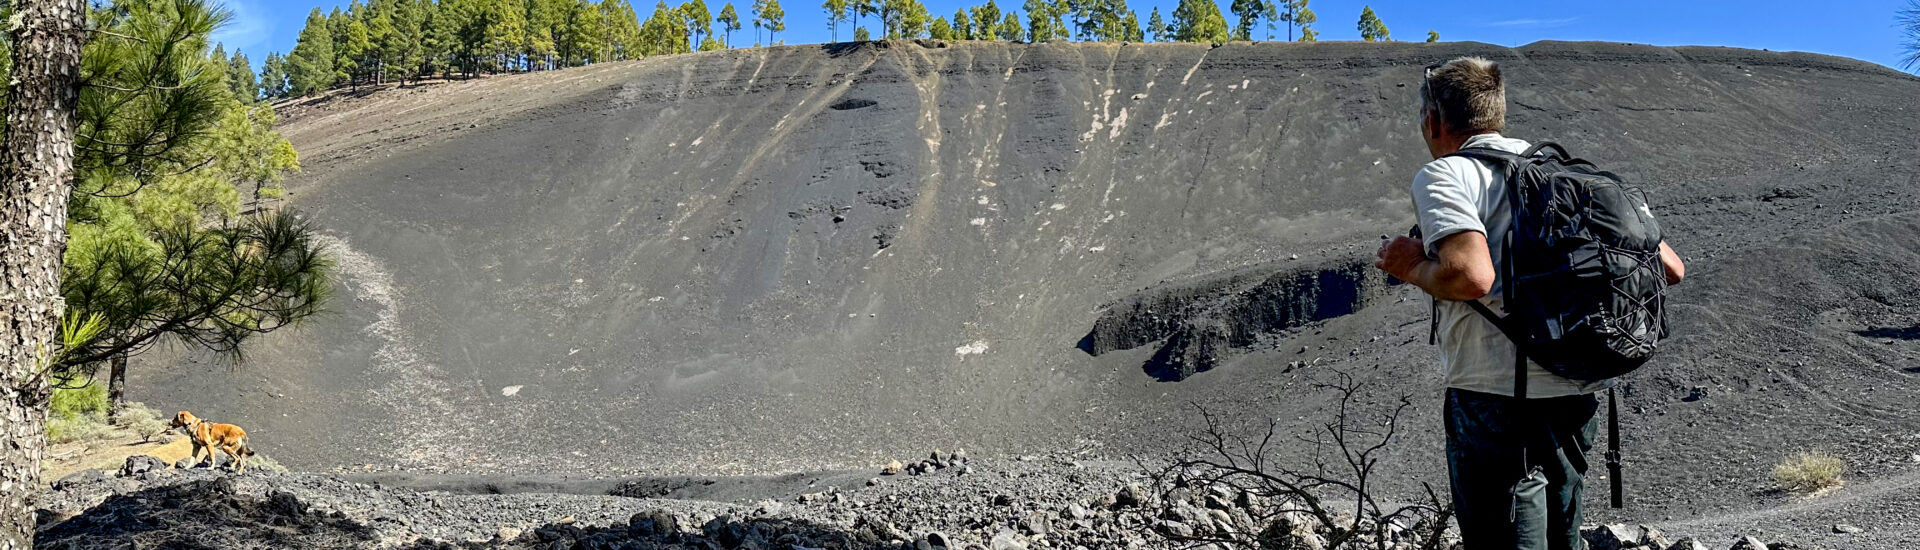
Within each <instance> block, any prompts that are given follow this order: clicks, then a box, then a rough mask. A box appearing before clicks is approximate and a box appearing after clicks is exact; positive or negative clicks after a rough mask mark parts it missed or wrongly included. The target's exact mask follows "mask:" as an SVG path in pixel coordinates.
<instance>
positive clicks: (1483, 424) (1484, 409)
mask: <svg viewBox="0 0 1920 550" xmlns="http://www.w3.org/2000/svg"><path fill="white" fill-rule="evenodd" d="M1599 409H1600V400H1599V399H1597V398H1595V397H1594V396H1592V395H1576V396H1569V397H1554V398H1547V399H1514V398H1511V397H1506V396H1500V395H1493V394H1488V393H1480V392H1473V391H1467V390H1460V389H1448V390H1447V412H1446V416H1447V469H1448V470H1449V472H1450V473H1451V476H1450V477H1451V481H1452V482H1453V506H1454V513H1455V518H1456V519H1457V520H1458V521H1459V523H1460V537H1461V541H1462V542H1463V543H1465V546H1466V550H1581V549H1583V548H1586V543H1585V542H1584V541H1582V540H1581V539H1580V522H1581V521H1582V518H1581V511H1580V490H1581V488H1582V487H1583V485H1584V481H1583V478H1584V477H1585V475H1586V460H1585V457H1586V454H1587V450H1589V449H1592V448H1593V438H1594V435H1595V432H1597V431H1598V430H1599V427H1600V426H1599V422H1598V419H1599V416H1598V415H1597V414H1595V413H1597V412H1598V411H1599ZM1569 453H1572V455H1570V454H1569Z"/></svg>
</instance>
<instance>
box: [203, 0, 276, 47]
mask: <svg viewBox="0 0 1920 550" xmlns="http://www.w3.org/2000/svg"><path fill="white" fill-rule="evenodd" d="M225 5H226V8H227V11H230V12H233V18H231V19H228V20H227V24H226V25H223V26H221V27H220V28H219V29H216V30H214V31H213V36H211V38H212V39H213V41H214V42H219V43H221V44H225V45H226V46H227V51H228V52H232V51H233V50H236V49H240V50H259V49H263V48H265V46H266V42H267V39H268V38H271V35H272V34H273V22H272V21H271V20H268V19H267V18H266V17H264V16H263V14H261V13H260V10H259V9H258V7H257V6H254V5H253V4H252V3H251V2H246V1H241V0H228V1H227V2H225ZM254 57H260V56H258V55H255V56H254Z"/></svg>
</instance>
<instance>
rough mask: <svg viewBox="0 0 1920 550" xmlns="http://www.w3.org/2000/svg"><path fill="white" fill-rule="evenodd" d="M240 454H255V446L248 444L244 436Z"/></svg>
mask: <svg viewBox="0 0 1920 550" xmlns="http://www.w3.org/2000/svg"><path fill="white" fill-rule="evenodd" d="M240 456H253V446H252V445H248V444H247V439H246V438H244V437H243V438H240Z"/></svg>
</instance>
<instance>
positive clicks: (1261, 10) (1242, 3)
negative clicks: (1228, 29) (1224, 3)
mask: <svg viewBox="0 0 1920 550" xmlns="http://www.w3.org/2000/svg"><path fill="white" fill-rule="evenodd" d="M1227 9H1228V10H1230V11H1232V12H1233V15H1234V16H1235V17H1238V18H1239V21H1238V22H1237V23H1235V24H1234V25H1233V39H1234V40H1253V28H1254V26H1256V25H1259V24H1260V16H1262V15H1264V14H1265V13H1266V11H1267V7H1266V6H1265V5H1264V4H1262V3H1261V0H1233V3H1232V4H1230V5H1229V6H1228V7H1227Z"/></svg>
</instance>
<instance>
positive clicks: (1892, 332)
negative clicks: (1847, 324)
mask: <svg viewBox="0 0 1920 550" xmlns="http://www.w3.org/2000/svg"><path fill="white" fill-rule="evenodd" d="M1853 333H1854V334H1858V335H1861V336H1865V337H1868V338H1894V339H1898V340H1920V325H1914V326H1910V327H1907V328H1893V327H1882V328H1876V329H1869V330H1856V331H1853Z"/></svg>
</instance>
